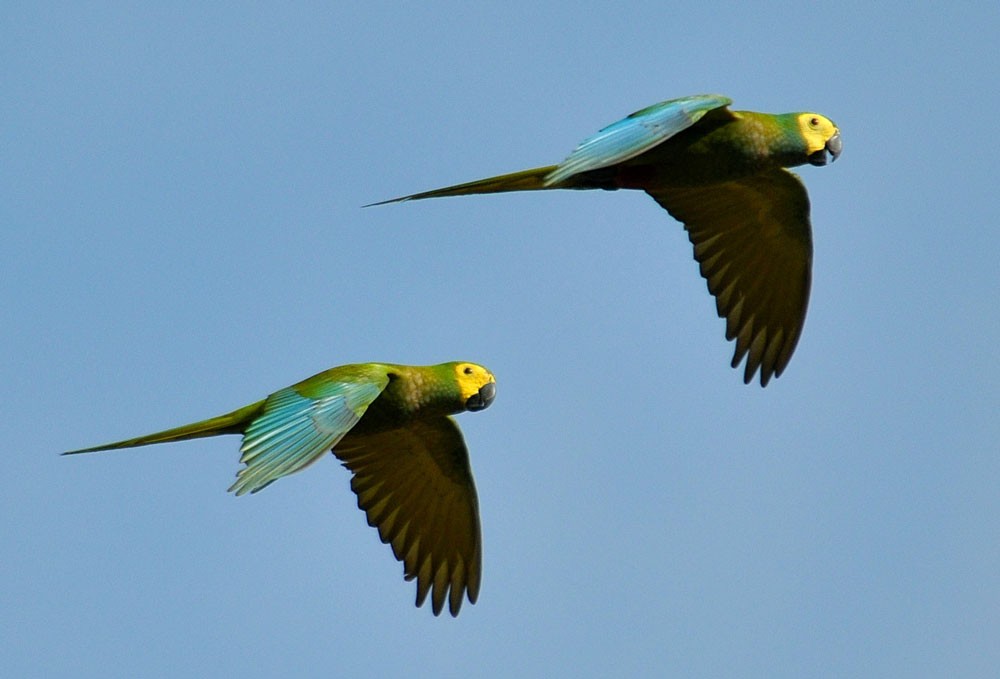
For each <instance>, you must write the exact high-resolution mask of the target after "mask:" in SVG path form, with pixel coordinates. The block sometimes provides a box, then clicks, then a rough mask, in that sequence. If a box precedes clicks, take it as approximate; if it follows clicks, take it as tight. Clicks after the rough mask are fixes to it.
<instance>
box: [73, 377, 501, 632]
mask: <svg viewBox="0 0 1000 679" xmlns="http://www.w3.org/2000/svg"><path fill="white" fill-rule="evenodd" d="M495 396H496V380H495V379H494V377H493V374H492V373H491V372H490V371H489V370H487V369H486V368H484V367H482V366H479V365H476V364H474V363H442V364H441V365H433V366H405V365H390V364H386V363H362V364H358V365H344V366H340V367H338V368H331V369H330V370H327V371H325V372H321V373H319V374H318V375H313V376H312V377H310V378H308V379H306V380H303V381H302V382H299V383H298V384H294V385H292V386H290V387H287V388H285V389H282V390H281V391H277V392H275V393H273V394H271V395H270V396H268V397H267V398H266V399H264V400H262V401H257V402H256V403H253V404H251V405H248V406H246V407H245V408H240V409H239V410H235V411H233V412H231V413H228V414H226V415H220V416H219V417H213V418H211V419H208V420H203V421H201V422H195V423H194V424H188V425H185V426H182V427H177V428H175V429H168V430H167V431H162V432H159V433H156V434H149V435H147V436H139V437H137V438H134V439H128V440H126V441H118V442H117V443H109V444H106V445H103V446H94V447H93V448H84V449H82V450H73V451H70V452H68V453H64V454H65V455H71V454H75V453H88V452H92V451H96V450H110V449H113V448H130V447H132V446H144V445H148V444H151V443H163V442H166V441H180V440H183V439H192V438H199V437H202V436H217V435H220V434H242V435H243V443H242V445H241V446H240V452H241V453H242V455H241V457H240V462H242V463H243V464H244V465H245V466H244V467H243V468H241V469H240V470H239V473H237V475H236V482H235V483H233V485H232V486H230V488H229V490H230V491H234V492H235V493H236V494H237V495H242V494H243V493H247V492H250V493H256V492H257V491H258V490H261V489H262V488H264V487H266V486H267V485H269V484H271V483H273V482H274V481H276V480H277V479H279V478H281V477H282V476H286V475H288V474H291V473H293V472H297V471H299V470H300V469H304V468H305V467H307V466H309V465H310V464H312V463H313V462H315V461H316V460H318V459H319V458H320V457H322V456H323V454H324V453H325V452H326V451H327V450H331V449H332V451H333V454H334V455H336V456H337V458H339V459H340V461H341V462H343V464H344V466H345V467H347V468H348V469H350V470H351V472H352V473H353V476H352V478H351V489H352V490H353V491H354V492H355V493H356V494H357V496H358V507H360V508H361V509H363V510H364V511H365V513H366V515H367V516H368V524H369V525H371V526H374V527H376V528H378V532H379V536H380V537H381V538H382V542H384V543H387V544H391V545H392V551H393V554H395V555H396V558H397V559H398V560H399V561H402V562H403V573H404V575H405V577H406V579H407V580H412V579H414V578H415V579H416V580H417V606H421V605H422V604H423V603H424V600H425V599H426V597H427V594H428V592H432V594H431V602H432V607H433V609H434V614H435V615H438V614H440V613H441V609H442V607H443V606H444V601H445V597H446V596H447V598H448V608H449V610H450V611H451V614H452V615H453V616H455V615H458V611H459V609H460V608H461V606H462V597H463V595H467V596H468V598H469V602H470V603H475V602H476V598H477V597H478V595H479V582H480V576H481V572H482V538H481V535H480V529H479V502H478V500H477V498H476V487H475V484H474V483H473V481H472V469H471V468H470V466H469V453H468V451H467V450H466V448H465V443H464V441H463V440H462V434H461V432H460V431H459V429H458V425H457V424H456V423H455V421H454V420H453V419H452V418H451V417H449V416H450V415H452V414H455V413H460V412H463V411H466V410H472V411H475V410H482V409H483V408H486V407H487V406H489V405H490V403H492V402H493V399H494V397H495Z"/></svg>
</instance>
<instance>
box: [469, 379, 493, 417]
mask: <svg viewBox="0 0 1000 679" xmlns="http://www.w3.org/2000/svg"><path fill="white" fill-rule="evenodd" d="M496 397H497V385H496V382H487V383H486V384H484V385H483V386H481V387H479V391H478V392H476V393H475V394H473V395H472V396H470V397H469V398H468V399H467V400H466V401H465V407H466V409H468V410H471V411H473V412H475V411H476V410H482V409H483V408H488V407H489V405H490V404H491V403H493V399H495V398H496Z"/></svg>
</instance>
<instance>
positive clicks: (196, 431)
mask: <svg viewBox="0 0 1000 679" xmlns="http://www.w3.org/2000/svg"><path fill="white" fill-rule="evenodd" d="M263 408H264V401H258V402H257V403H252V404H250V405H248V406H246V407H245V408H240V409H239V410H234V411H233V412H231V413H226V414H225V415H219V416H218V417H213V418H211V419H208V420H202V421H201V422H194V423H192V424H185V425H183V426H181V427H174V428H173V429H167V430H166V431H160V432H157V433H155V434H147V435H146V436H137V437H135V438H134V439H127V440H125V441H116V442H115V443H106V444H104V445H103V446H94V447H93V448H81V449H80V450H69V451H67V452H65V453H63V455H76V454H77V453H93V452H96V451H98V450H114V449H116V448H133V447H135V446H148V445H150V444H152V443H166V442H167V441H183V440H185V439H196V438H201V437H203V436H219V435H221V434H242V433H243V432H244V430H246V428H247V426H248V425H249V424H250V422H251V421H252V420H253V419H254V418H255V417H257V415H258V414H260V411H261V410H262V409H263Z"/></svg>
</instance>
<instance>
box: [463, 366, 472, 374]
mask: <svg viewBox="0 0 1000 679" xmlns="http://www.w3.org/2000/svg"><path fill="white" fill-rule="evenodd" d="M463 372H464V373H465V374H466V375H471V374H472V368H471V367H469V366H465V370H464V371H463Z"/></svg>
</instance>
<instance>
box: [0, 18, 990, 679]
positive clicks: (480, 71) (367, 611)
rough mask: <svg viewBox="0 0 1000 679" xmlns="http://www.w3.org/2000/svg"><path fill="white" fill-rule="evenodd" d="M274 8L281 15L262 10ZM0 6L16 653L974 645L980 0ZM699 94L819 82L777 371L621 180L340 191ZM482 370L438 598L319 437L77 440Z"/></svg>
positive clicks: (532, 653)
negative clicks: (324, 453)
mask: <svg viewBox="0 0 1000 679" xmlns="http://www.w3.org/2000/svg"><path fill="white" fill-rule="evenodd" d="M276 5H277V4H276ZM926 7H927V8H926V9H923V10H921V9H919V8H914V5H912V4H911V3H902V2H898V3H873V2H864V3H854V2H844V3H803V2H799V3H743V5H742V6H741V7H740V8H734V7H733V6H731V5H730V4H728V3H721V4H719V3H711V2H701V3H693V4H691V3H688V4H686V5H681V4H678V3H666V2H662V1H659V2H644V3H621V4H614V3H611V4H609V3H591V4H588V3H575V2H574V3H568V2H567V3H538V2H530V3H519V2H510V0H507V1H505V2H502V3H468V2H429V3H410V4H409V5H406V6H405V7H404V6H402V5H401V3H391V4H390V3H378V2H371V3H314V4H298V5H295V6H287V5H286V4H282V5H281V6H280V7H277V6H276V7H273V8H269V7H262V6H247V4H246V3H234V4H233V5H231V6H215V7H211V8H206V7H205V6H203V4H202V3H190V4H187V5H184V4H180V3H173V4H171V5H170V8H164V7H160V6H157V5H155V4H152V3H150V5H149V6H148V7H140V8H136V7H134V6H131V5H125V4H122V5H118V4H116V3H113V4H110V5H105V4H101V5H95V6H92V5H89V3H88V4H85V3H70V4H68V5H60V6H58V7H50V6H46V5H43V4H41V3H7V4H5V6H4V9H3V12H2V14H3V19H2V21H0V84H2V97H0V121H2V123H0V224H2V229H3V234H2V245H0V252H2V254H3V262H4V265H3V271H2V274H0V370H2V380H3V387H4V392H5V393H6V399H5V405H4V408H3V410H4V412H3V417H2V420H0V427H2V431H3V439H4V441H5V452H4V454H3V465H4V476H5V479H6V484H5V488H4V491H3V493H0V531H2V538H0V539H2V557H0V656H2V657H3V661H2V662H3V665H4V668H5V669H4V671H5V673H7V674H8V676H12V677H14V676H25V677H26V676H75V677H95V676H101V677H104V676H142V677H161V676H163V677H170V676H237V675H238V676H241V677H257V676H260V677H267V676H279V675H280V676H304V677H307V676H350V675H363V676H373V677H374V676H400V675H402V674H404V673H406V674H408V675H413V676H421V675H428V676H429V675H434V676H482V677H491V676H498V677H502V676H547V677H552V676H583V677H589V676H653V675H659V676H683V677H718V676H734V677H743V676H747V677H763V676H767V677H806V676H808V677H825V676H828V677H862V676H866V677H887V676H898V677H902V676H907V677H933V676H956V677H957V676H961V677H985V676H995V674H994V673H995V672H996V668H997V667H998V665H1000V524H998V516H1000V446H998V438H1000V415H998V411H1000V387H998V386H997V385H998V380H1000V352H998V350H997V337H998V335H1000V313H998V311H997V308H998V298H1000V267H998V264H997V260H998V256H1000V236H998V233H1000V232H998V209H997V188H996V187H997V172H998V170H997V160H998V158H1000V145H998V143H997V129H998V127H997V122H996V121H997V111H998V109H1000V106H998V94H997V84H998V71H1000V59H998V57H997V51H996V50H997V48H996V42H995V41H996V39H997V37H996V36H997V33H998V29H1000V5H998V4H997V3H995V2H982V3H965V4H962V3H959V4H956V5H949V6H947V7H943V6H941V8H939V9H932V6H931V5H930V4H928V5H926ZM707 92H717V93H721V94H726V95H728V96H730V97H732V98H733V100H734V102H735V103H734V108H746V109H751V110H758V111H768V112H785V111H798V110H813V111H817V112H820V113H823V114H825V115H827V116H829V117H830V118H832V119H833V120H834V121H835V122H836V123H837V124H838V125H839V127H840V129H841V131H842V134H843V139H844V153H843V156H842V157H841V158H840V160H839V161H838V162H837V163H835V164H833V165H830V166H827V167H824V168H814V167H806V168H803V169H801V175H802V177H803V179H804V180H805V182H806V184H807V186H808V188H809V194H810V197H811V199H812V204H813V210H812V216H813V230H814V238H815V259H814V279H813V292H812V298H811V302H810V307H809V316H808V319H807V322H806V326H805V331H804V334H803V336H802V339H801V342H800V343H799V347H798V350H797V352H796V354H795V356H794V358H793V360H792V362H791V364H790V365H789V367H788V369H787V371H786V372H785V374H784V375H783V376H782V377H781V378H780V379H778V380H776V381H773V382H772V383H771V385H769V386H768V387H767V388H766V389H761V388H760V387H759V386H758V385H756V384H753V385H750V386H744V385H743V383H742V373H741V372H740V371H736V370H732V369H730V368H729V366H728V363H729V360H730V357H731V355H732V345H731V344H730V343H727V342H726V341H725V339H724V337H723V330H724V324H723V321H722V320H720V319H719V318H717V317H716V315H715V310H714V303H713V301H712V299H711V298H710V296H709V294H708V292H707V290H706V288H705V283H704V281H703V280H702V279H701V278H700V276H699V275H698V271H697V266H696V264H695V263H694V261H693V260H692V253H691V247H690V245H689V243H688V241H687V237H686V235H685V234H684V232H683V230H682V228H681V227H680V225H679V224H677V223H675V222H674V221H672V220H671V219H670V217H669V216H668V215H667V213H666V212H664V211H663V210H661V209H660V208H659V207H658V206H657V205H656V204H655V203H654V202H653V201H652V200H651V199H650V198H649V197H647V196H645V195H643V194H641V193H638V192H618V193H607V192H600V191H595V192H569V191H563V192H557V191H553V192H547V193H538V194H510V195H505V196H480V197H472V198H452V199H441V200H435V201H426V202H420V203H409V204H403V205H392V206H385V207H378V208H369V209H364V210H363V209H361V207H360V206H361V205H363V204H365V203H369V202H372V201H376V200H381V199H385V198H390V197H393V196H397V195H400V194H404V193H410V192H414V191H419V190H423V189H429V188H434V187H438V186H442V185H445V184H450V183H455V182H460V181H466V180H471V179H477V178H480V177H484V176H487V175H491V174H497V173H502V172H508V171H513V170H518V169H522V168H526V167H531V166H535V165H542V164H549V163H555V162H558V161H560V160H561V159H562V158H563V157H565V155H566V154H567V153H568V152H569V151H570V150H572V149H573V147H574V146H575V145H576V143H577V142H578V141H580V140H581V139H583V138H584V137H586V136H588V135H589V134H591V133H592V132H594V131H596V130H597V129H598V128H600V127H602V126H604V125H606V124H608V123H611V122H613V121H615V120H618V119H619V118H621V117H622V116H624V115H625V114H627V113H629V112H631V111H633V110H636V109H638V108H641V107H643V106H646V105H648V104H652V103H654V102H657V101H660V100H663V99H669V98H674V97H678V96H683V95H689V94H697V93H707ZM453 359H463V360H472V361H476V362H480V363H483V364H484V365H487V366H489V367H490V368H491V369H492V370H493V371H494V372H495V374H496V376H497V379H498V383H499V390H498V396H497V400H496V402H495V403H494V404H493V406H492V407H491V408H489V409H488V410H486V411H483V412H481V413H474V414H465V415H461V416H459V422H460V425H461V427H462V429H463V431H464V433H465V437H466V441H467V443H468V446H469V449H470V453H471V458H472V466H473V470H474V473H475V477H476V482H477V485H478V489H479V497H480V503H481V509H482V522H483V532H484V540H485V560H484V573H483V588H482V592H481V596H480V600H479V603H478V604H477V605H475V606H469V605H468V604H466V606H465V607H464V608H463V610H462V613H461V615H460V616H459V618H458V619H451V618H450V617H448V616H442V617H440V618H434V617H433V616H432V615H431V612H430V610H429V608H427V607H425V608H422V609H416V608H414V606H413V601H412V600H413V596H414V587H413V585H412V583H405V582H404V581H403V579H402V567H401V566H400V565H399V564H398V563H397V562H396V561H395V560H394V559H393V558H392V555H391V552H390V550H389V548H388V547H386V546H384V545H382V544H381V543H380V542H379V540H378V537H377V534H376V532H375V531H374V530H373V529H371V528H369V527H368V526H367V525H366V523H365V519H364V516H363V514H362V513H361V512H360V511H358V510H357V508H356V506H355V498H354V496H353V494H352V493H351V492H350V490H349V487H348V481H349V474H348V473H347V471H346V470H344V469H343V468H342V467H340V465H339V464H337V462H336V460H335V459H333V458H332V457H330V456H328V457H326V458H324V459H323V460H321V461H320V463H318V464H316V465H314V466H313V467H311V468H309V469H308V470H307V471H305V472H303V473H301V474H297V475H294V476H291V477H288V478H285V479H282V480H281V481H279V482H278V483H275V484H274V485H273V486H271V487H269V488H268V489H267V490H266V491H265V492H262V493H259V494H257V495H254V496H252V497H241V498H235V497H233V496H232V495H231V494H227V493H226V492H225V491H226V488H227V487H228V486H229V484H230V482H231V481H232V478H233V475H234V474H235V472H236V470H237V467H238V464H237V459H238V452H237V448H238V445H239V439H238V438H237V437H220V438H216V439H204V440H200V441H189V442H184V443H178V444H171V445H169V446H159V447H153V448H141V449H135V450H128V451H120V452H113V453H103V454H97V455H93V456H84V457H75V458H66V457H60V456H59V453H60V452H61V451H63V450H66V449H69V448H76V447H81V446H88V445H94V444H98V443H103V442H106V441H110V440H116V439H120V438H126V437H131V436H134V435H138V434H144V433H148V432H152V431H155V430H159V429H163V428H166V427H170V426H174V425H178V424H183V423H186V422H189V421H193V420H197V419H202V418H204V417H209V416H213V415H217V414H219V413H222V412H226V411H229V410H231V409H233V408H236V407H238V406H241V405H244V404H246V403H249V402H251V401H254V400H256V399H258V398H261V397H263V396H265V395H266V394H268V393H270V392H272V391H275V390H277V389H279V388H281V387H284V386H286V385H288V384H291V383H293V382H296V381H298V380H300V379H302V378H304V377H307V376H309V375H312V374H313V373H315V372H318V371H320V370H323V369H325V368H328V367H331V366H335V365H341V364H345V363H353V362H365V361H391V362H400V363H416V364H425V363H436V362H440V361H445V360H453Z"/></svg>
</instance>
